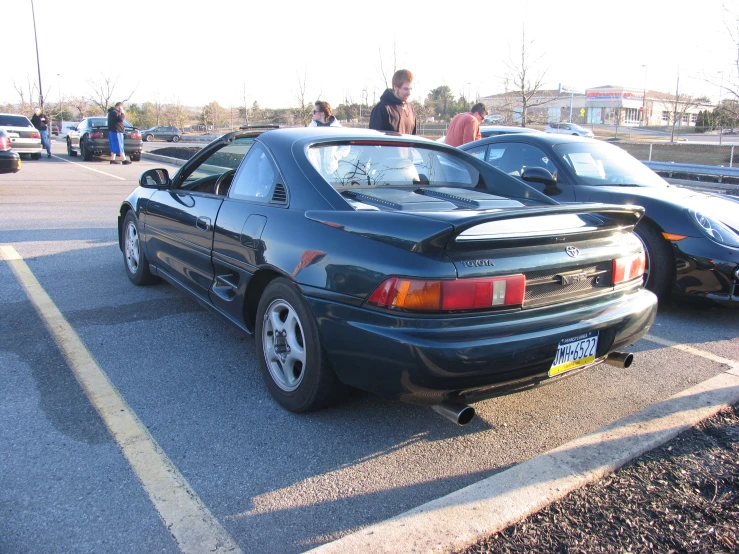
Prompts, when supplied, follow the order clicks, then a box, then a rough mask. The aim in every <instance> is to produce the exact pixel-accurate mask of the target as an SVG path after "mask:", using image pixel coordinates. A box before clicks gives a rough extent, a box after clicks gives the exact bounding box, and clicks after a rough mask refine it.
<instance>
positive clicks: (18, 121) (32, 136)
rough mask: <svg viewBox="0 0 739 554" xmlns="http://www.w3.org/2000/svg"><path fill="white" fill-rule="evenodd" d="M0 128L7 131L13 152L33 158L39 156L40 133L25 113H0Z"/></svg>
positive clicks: (40, 147)
mask: <svg viewBox="0 0 739 554" xmlns="http://www.w3.org/2000/svg"><path fill="white" fill-rule="evenodd" d="M0 129H3V130H4V131H5V132H6V133H8V138H9V139H10V147H11V148H12V149H13V151H14V152H17V153H18V154H29V155H30V156H31V159H33V160H38V159H39V158H40V157H41V152H43V148H42V146H41V133H39V132H38V129H36V127H34V126H33V124H32V123H31V122H30V121H29V120H28V118H27V117H26V116H25V115H18V114H12V113H0Z"/></svg>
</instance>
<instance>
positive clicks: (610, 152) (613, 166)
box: [553, 142, 667, 187]
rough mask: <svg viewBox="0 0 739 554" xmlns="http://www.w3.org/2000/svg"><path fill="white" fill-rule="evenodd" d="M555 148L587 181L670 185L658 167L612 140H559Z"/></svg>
mask: <svg viewBox="0 0 739 554" xmlns="http://www.w3.org/2000/svg"><path fill="white" fill-rule="evenodd" d="M553 149H554V152H555V153H556V154H557V155H558V156H559V157H560V158H561V159H562V160H563V161H564V163H565V165H568V166H569V167H570V169H572V172H573V173H574V174H575V175H576V176H577V177H578V179H579V180H580V182H581V183H582V184H585V185H603V186H614V185H615V186H618V185H632V186H633V185H637V186H641V187H666V186H667V183H666V182H665V181H664V180H663V179H662V178H661V177H660V176H659V175H657V174H656V173H655V172H654V171H652V170H651V169H649V168H648V167H647V166H645V165H644V164H643V163H641V162H640V161H639V160H637V159H636V158H634V157H633V156H632V155H631V154H628V153H627V152H626V151H624V150H622V149H621V148H619V147H618V146H614V145H612V144H607V143H599V142H571V143H565V144H557V145H555V146H553Z"/></svg>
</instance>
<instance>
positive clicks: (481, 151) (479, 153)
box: [467, 146, 487, 160]
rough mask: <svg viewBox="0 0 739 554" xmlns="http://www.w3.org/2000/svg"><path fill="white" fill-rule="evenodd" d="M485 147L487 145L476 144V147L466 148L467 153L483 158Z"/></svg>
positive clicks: (479, 158)
mask: <svg viewBox="0 0 739 554" xmlns="http://www.w3.org/2000/svg"><path fill="white" fill-rule="evenodd" d="M486 149H487V146H478V147H476V148H472V149H471V150H467V153H468V154H472V155H473V156H474V157H475V158H477V159H478V160H484V159H485V150H486Z"/></svg>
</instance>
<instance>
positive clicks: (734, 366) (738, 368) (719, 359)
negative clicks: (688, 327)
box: [642, 335, 739, 375]
mask: <svg viewBox="0 0 739 554" xmlns="http://www.w3.org/2000/svg"><path fill="white" fill-rule="evenodd" d="M642 339H643V340H648V341H650V342H656V343H657V344H661V345H662V346H669V347H670V348H674V349H675V350H682V351H683V352H687V353H688V354H692V355H693V356H699V357H701V358H705V359H707V360H711V361H712V362H716V363H719V364H724V365H727V366H729V367H730V368H731V369H729V371H727V373H731V374H732V375H739V362H735V361H734V360H730V359H728V358H724V357H723V356H717V355H716V354H713V353H712V352H708V351H706V350H701V349H699V348H695V347H693V346H690V345H687V344H682V343H679V342H675V341H671V340H669V339H662V338H660V337H655V336H654V335H646V336H644V337H642Z"/></svg>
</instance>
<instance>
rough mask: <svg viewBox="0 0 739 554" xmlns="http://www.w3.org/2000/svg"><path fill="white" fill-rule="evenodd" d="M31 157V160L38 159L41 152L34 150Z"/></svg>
mask: <svg viewBox="0 0 739 554" xmlns="http://www.w3.org/2000/svg"><path fill="white" fill-rule="evenodd" d="M31 159H32V160H40V159H41V154H39V153H38V152H36V153H34V154H31Z"/></svg>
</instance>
